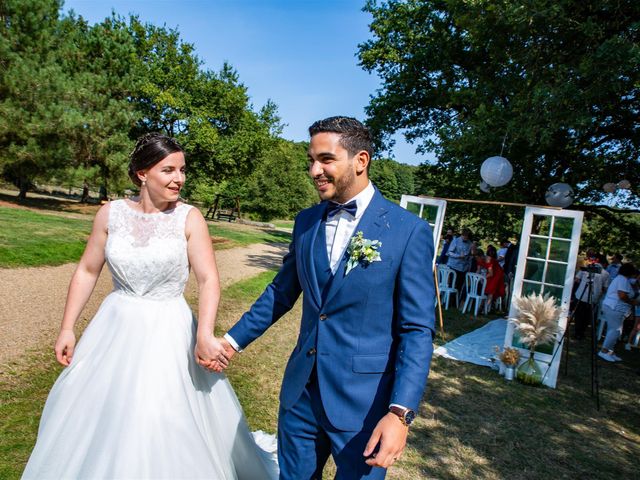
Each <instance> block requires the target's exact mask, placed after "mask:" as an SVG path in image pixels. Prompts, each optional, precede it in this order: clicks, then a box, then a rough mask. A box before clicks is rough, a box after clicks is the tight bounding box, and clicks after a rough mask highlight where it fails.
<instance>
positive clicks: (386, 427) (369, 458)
mask: <svg viewBox="0 0 640 480" xmlns="http://www.w3.org/2000/svg"><path fill="white" fill-rule="evenodd" d="M408 433H409V427H406V426H405V425H403V424H402V422H401V421H400V419H399V418H398V416H397V415H395V414H393V413H387V414H386V415H385V416H384V417H382V418H381V419H380V421H379V422H378V424H377V425H376V428H374V430H373V433H372V434H371V438H369V442H368V443H367V447H366V448H365V450H364V452H363V455H364V456H365V457H366V460H365V462H366V463H367V465H370V466H372V467H382V468H389V467H390V466H391V465H393V463H394V462H395V461H396V460H398V459H399V458H400V456H401V455H402V451H403V450H404V447H405V445H406V444H407V435H408ZM377 446H379V449H378V451H377V452H375V450H376V447H377ZM374 452H375V453H374Z"/></svg>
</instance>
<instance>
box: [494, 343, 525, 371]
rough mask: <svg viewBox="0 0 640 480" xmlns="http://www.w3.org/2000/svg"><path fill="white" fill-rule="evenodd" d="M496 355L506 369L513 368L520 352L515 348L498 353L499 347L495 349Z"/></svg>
mask: <svg viewBox="0 0 640 480" xmlns="http://www.w3.org/2000/svg"><path fill="white" fill-rule="evenodd" d="M496 353H497V354H498V358H499V359H500V361H501V362H502V363H504V364H505V365H506V366H507V367H515V366H516V365H517V364H518V361H519V360H520V352H519V351H518V349H517V348H512V347H505V349H504V350H502V351H500V347H496Z"/></svg>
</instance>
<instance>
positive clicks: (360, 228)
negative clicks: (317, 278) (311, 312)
mask: <svg viewBox="0 0 640 480" xmlns="http://www.w3.org/2000/svg"><path fill="white" fill-rule="evenodd" d="M382 199H383V197H382V195H381V194H380V192H379V191H378V189H376V192H375V194H374V195H373V198H372V199H371V202H370V203H369V206H368V207H367V209H366V210H365V212H364V215H362V217H361V218H360V222H359V223H358V225H357V226H356V228H355V230H354V231H353V234H352V235H351V237H352V238H353V236H354V235H355V234H356V233H357V232H362V234H363V236H364V238H368V239H369V240H376V239H377V238H378V235H379V233H380V229H381V228H382V218H381V217H382V215H384V214H385V213H386V212H387V208H386V207H385V206H384V202H383V201H382ZM349 242H351V240H349ZM381 254H382V255H384V253H381ZM346 267H347V252H346V251H345V253H344V255H342V259H341V260H340V265H338V270H336V273H335V276H334V277H333V281H332V283H331V286H330V287H329V292H328V293H327V298H326V300H325V304H328V303H329V302H330V301H331V299H332V298H333V297H334V296H335V295H336V293H338V291H339V290H340V289H341V288H342V286H343V285H344V284H345V283H347V280H348V279H349V275H346V276H345V271H346ZM356 268H360V267H356Z"/></svg>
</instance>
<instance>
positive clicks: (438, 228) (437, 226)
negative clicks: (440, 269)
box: [400, 195, 447, 267]
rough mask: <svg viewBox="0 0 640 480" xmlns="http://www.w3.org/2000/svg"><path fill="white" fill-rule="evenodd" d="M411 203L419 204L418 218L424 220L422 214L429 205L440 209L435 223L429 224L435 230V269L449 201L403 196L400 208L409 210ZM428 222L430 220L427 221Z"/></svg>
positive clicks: (433, 263)
mask: <svg viewBox="0 0 640 480" xmlns="http://www.w3.org/2000/svg"><path fill="white" fill-rule="evenodd" d="M410 203H417V204H418V205H420V210H419V212H418V213H416V215H418V217H420V218H423V217H422V214H423V212H424V206H425V205H429V206H433V207H437V208H438V213H437V214H436V220H435V222H434V223H431V222H428V223H429V225H431V229H432V230H433V262H432V266H433V267H435V265H436V259H437V258H438V252H439V248H440V235H441V234H442V225H443V223H444V214H445V212H446V211H447V201H446V200H441V199H436V198H431V197H416V196H414V195H402V198H401V199H400V206H401V207H402V208H405V209H408V208H407V207H408V205H409V204H410ZM427 221H428V220H427Z"/></svg>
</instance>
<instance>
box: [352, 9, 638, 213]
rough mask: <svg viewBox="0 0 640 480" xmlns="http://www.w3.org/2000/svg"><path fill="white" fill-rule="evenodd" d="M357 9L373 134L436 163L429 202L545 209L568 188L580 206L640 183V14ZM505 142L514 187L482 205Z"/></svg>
mask: <svg viewBox="0 0 640 480" xmlns="http://www.w3.org/2000/svg"><path fill="white" fill-rule="evenodd" d="M365 10H366V11H368V12H370V13H371V14H372V15H373V21H372V23H371V25H370V29H371V32H372V34H373V38H372V39H371V40H369V41H367V42H366V43H364V44H362V45H361V46H360V51H359V55H360V61H361V65H362V66H363V67H364V68H365V69H366V70H368V71H375V72H377V74H378V75H379V76H380V77H381V79H382V82H383V83H382V88H381V89H380V90H379V91H378V92H377V94H376V95H375V97H374V98H373V99H372V100H371V103H370V104H369V106H368V108H367V113H368V115H369V125H370V126H371V128H372V130H373V131H374V132H375V134H376V136H377V138H379V140H380V142H381V143H385V144H387V145H388V144H389V138H390V135H391V134H392V133H394V132H396V131H398V130H404V131H406V136H407V138H408V139H409V140H410V141H414V142H416V143H417V147H418V149H419V150H421V151H427V150H433V151H435V152H436V154H437V156H438V162H437V164H436V165H435V166H434V167H433V168H432V169H431V170H430V174H431V175H433V176H434V178H437V179H438V182H437V183H433V184H432V185H431V188H432V190H433V192H434V193H435V194H436V195H440V196H445V194H446V196H449V197H456V196H464V197H466V198H489V199H496V200H504V201H518V202H523V203H532V204H544V193H545V191H546V189H547V188H548V186H549V185H550V184H552V183H554V182H566V183H569V184H570V185H571V186H572V187H573V188H574V190H575V192H576V203H578V204H580V203H582V204H589V203H591V204H593V203H594V202H598V201H600V200H601V199H602V198H603V192H602V189H601V186H602V184H603V183H605V182H610V181H613V182H617V181H618V180H621V179H623V178H626V179H628V180H630V181H631V182H632V184H633V185H638V184H639V183H640V169H639V168H638V167H639V166H640V161H639V158H640V128H639V127H640V98H639V95H638V92H639V91H638V85H640V68H639V67H638V65H640V42H639V40H640V29H639V28H638V25H639V22H640V3H639V2H636V1H634V0H602V1H599V2H583V1H578V0H559V1H558V0H555V1H552V0H531V1H529V2H520V1H514V0H478V1H474V2H469V1H465V0H449V1H442V0H409V1H399V0H390V1H388V2H385V3H381V4H379V3H377V2H375V1H369V2H368V3H367V4H366V6H365ZM503 142H504V145H505V148H504V155H505V156H506V157H507V158H509V160H510V161H511V163H512V164H513V166H514V171H515V175H514V178H513V180H512V182H511V183H510V184H508V185H507V186H506V187H504V188H500V189H496V190H494V191H493V193H491V194H489V195H486V194H483V193H482V192H480V191H479V189H478V188H477V184H478V182H479V180H480V177H479V167H480V164H481V163H482V161H483V160H484V159H485V158H487V157H488V156H491V155H497V154H500V153H501V148H502V144H503ZM423 173H424V170H423ZM629 203H630V204H631V205H637V204H639V203H640V198H639V197H638V196H637V195H633V196H631V197H630V200H629ZM585 208H586V207H585ZM595 210H596V211H597V210H598V209H597V208H596V209H595ZM487 220H488V221H489V222H490V223H492V224H496V225H497V219H496V221H494V220H493V218H488V219H487Z"/></svg>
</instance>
